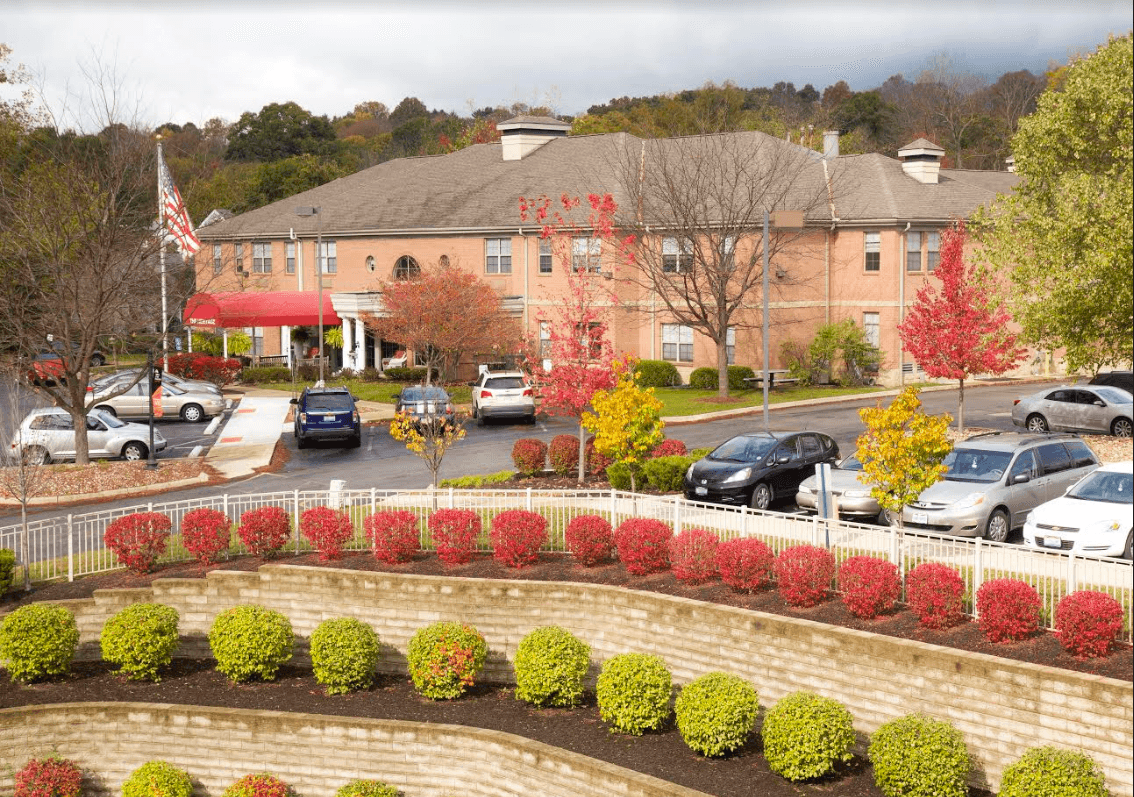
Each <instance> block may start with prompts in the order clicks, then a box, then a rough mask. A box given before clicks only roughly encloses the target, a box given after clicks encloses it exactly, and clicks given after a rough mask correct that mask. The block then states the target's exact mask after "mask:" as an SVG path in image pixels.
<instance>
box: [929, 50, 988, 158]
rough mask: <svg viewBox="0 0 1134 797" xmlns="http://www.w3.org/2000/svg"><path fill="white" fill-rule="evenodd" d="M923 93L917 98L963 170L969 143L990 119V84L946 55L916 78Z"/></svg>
mask: <svg viewBox="0 0 1134 797" xmlns="http://www.w3.org/2000/svg"><path fill="white" fill-rule="evenodd" d="M917 83H918V87H919V88H920V89H921V91H920V92H919V93H918V94H916V95H915V96H916V97H917V98H918V101H919V102H921V103H923V104H924V107H923V110H924V113H925V116H926V117H927V118H928V119H930V120H932V123H933V126H934V128H935V130H936V132H937V134H938V136H939V137H940V139H941V143H942V144H943V145H944V146H945V148H946V150H948V151H949V153H950V154H951V155H952V156H953V165H954V166H955V167H956V168H958V169H962V168H964V165H965V164H964V159H965V156H966V154H967V148H968V145H969V144H970V141H971V140H972V139H973V138H974V137H975V136H974V134H975V133H977V132H978V130H979V128H980V126H981V125H982V124H983V123H985V122H987V120H988V119H989V113H988V111H989V109H988V107H987V106H988V93H987V91H986V89H987V87H988V83H987V81H986V80H985V79H984V78H982V77H980V76H978V75H973V74H970V73H967V72H961V71H958V70H956V69H955V68H954V67H953V62H952V61H951V59H950V58H949V57H948V56H947V55H944V54H942V55H938V56H937V57H935V58H934V59H933V61H932V62H931V65H930V67H929V68H928V69H926V70H925V71H923V72H922V73H921V74H920V75H919V76H918V78H917Z"/></svg>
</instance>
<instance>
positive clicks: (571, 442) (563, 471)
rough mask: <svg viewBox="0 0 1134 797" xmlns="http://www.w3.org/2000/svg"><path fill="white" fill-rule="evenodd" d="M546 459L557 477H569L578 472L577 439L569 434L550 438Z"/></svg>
mask: <svg viewBox="0 0 1134 797" xmlns="http://www.w3.org/2000/svg"><path fill="white" fill-rule="evenodd" d="M547 459H548V461H549V462H551V469H552V470H553V471H555V473H556V474H557V475H559V476H571V475H574V474H577V473H578V472H579V438H577V437H575V436H574V435H570V434H557V435H555V437H553V438H551V445H549V446H548V447H547Z"/></svg>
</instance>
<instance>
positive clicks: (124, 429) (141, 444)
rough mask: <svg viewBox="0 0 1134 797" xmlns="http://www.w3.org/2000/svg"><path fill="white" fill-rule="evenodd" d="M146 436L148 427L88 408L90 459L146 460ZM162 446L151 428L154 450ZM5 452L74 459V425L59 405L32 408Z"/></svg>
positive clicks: (41, 459) (38, 459)
mask: <svg viewBox="0 0 1134 797" xmlns="http://www.w3.org/2000/svg"><path fill="white" fill-rule="evenodd" d="M149 439H150V429H149V427H148V426H143V425H142V424H140V423H126V422H125V421H120V420H118V418H116V417H114V416H113V415H111V414H110V413H108V412H103V411H102V410H91V411H90V414H88V415H87V448H88V451H89V453H90V457H91V459H106V458H109V457H122V458H123V459H128V460H139V459H146V458H147V457H148V456H149V454H150V447H149ZM165 445H166V443H165V438H164V437H162V436H161V432H159V431H158V430H157V429H154V451H161V450H163V449H164V448H165ZM8 454H9V456H11V457H22V458H23V460H24V461H25V462H30V463H36V464H39V463H48V462H51V461H53V460H64V459H74V458H75V425H74V420H73V419H72V418H71V414H70V413H69V412H67V410H65V409H63V408H62V407H43V408H40V409H37V410H32V411H31V412H29V413H28V414H27V416H26V417H25V418H24V420H23V421H22V422H21V423H20V428H19V430H17V432H16V434H15V436H14V437H13V438H12V441H11V443H9V445H8Z"/></svg>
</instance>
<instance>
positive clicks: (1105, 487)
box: [1067, 470, 1134, 504]
mask: <svg viewBox="0 0 1134 797" xmlns="http://www.w3.org/2000/svg"><path fill="white" fill-rule="evenodd" d="M1067 496H1068V497H1069V498H1079V499H1081V500H1083V501H1106V502H1107V503H1111V504H1130V503H1134V502H1132V501H1131V500H1130V499H1131V497H1132V496H1134V474H1131V473H1115V472H1113V471H1104V470H1096V471H1095V472H1094V473H1092V474H1090V475H1089V476H1087V477H1086V478H1084V479H1083V480H1082V481H1081V482H1079V483H1078V484H1076V485H1075V486H1074V487H1072V488H1071V489H1070V490H1068V491H1067Z"/></svg>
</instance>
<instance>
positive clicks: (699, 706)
mask: <svg viewBox="0 0 1134 797" xmlns="http://www.w3.org/2000/svg"><path fill="white" fill-rule="evenodd" d="M674 710H675V713H676V714H677V730H678V731H679V732H680V733H681V738H682V739H684V740H685V744H687V745H689V749H690V750H692V751H694V752H696V753H700V754H701V755H706V756H719V755H724V754H725V753H730V752H732V751H733V750H736V749H737V748H739V747H741V746H743V744H744V743H745V741H747V740H748V736H749V734H751V733H752V729H753V728H754V727H755V726H756V715H757V714H758V713H759V711H760V699H759V696H758V695H757V694H756V690H755V689H753V688H752V686H751V685H750V684H748V683H747V682H746V681H744V680H743V679H742V678H738V677H737V676H735V675H729V674H728V673H723V672H711V673H708V674H707V675H702V676H701V677H700V678H698V679H697V680H695V681H693V682H692V683H690V684H689V685H688V686H686V687H685V688H683V689H682V690H681V692H680V693H679V694H678V695H677V702H676V703H675V705H674Z"/></svg>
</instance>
